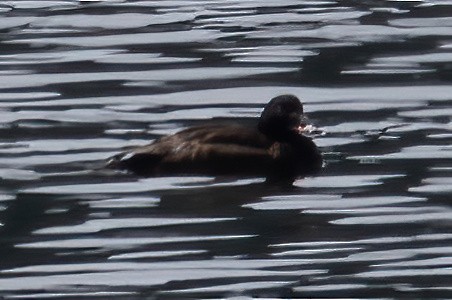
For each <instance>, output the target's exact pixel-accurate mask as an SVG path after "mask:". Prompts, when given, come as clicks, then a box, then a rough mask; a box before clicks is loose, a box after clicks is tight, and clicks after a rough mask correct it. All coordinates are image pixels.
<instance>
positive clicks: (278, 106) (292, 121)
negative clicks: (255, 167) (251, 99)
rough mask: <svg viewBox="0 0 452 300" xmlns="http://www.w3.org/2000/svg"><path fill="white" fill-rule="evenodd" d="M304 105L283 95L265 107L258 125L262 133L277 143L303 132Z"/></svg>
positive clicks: (291, 97) (294, 98) (289, 96)
mask: <svg viewBox="0 0 452 300" xmlns="http://www.w3.org/2000/svg"><path fill="white" fill-rule="evenodd" d="M302 116H303V105H302V104H301V101H300V100H299V99H298V98H297V97H295V96H293V95H281V96H277V97H275V98H273V99H271V100H270V102H269V103H268V104H267V105H266V106H265V107H264V110H263V111H262V114H261V117H260V119H259V123H258V129H259V131H260V132H261V133H263V134H264V135H266V136H267V137H268V138H271V139H273V140H275V141H279V142H285V141H288V140H290V139H291V138H292V137H293V136H298V135H300V134H301V132H303V127H304V125H303V124H302Z"/></svg>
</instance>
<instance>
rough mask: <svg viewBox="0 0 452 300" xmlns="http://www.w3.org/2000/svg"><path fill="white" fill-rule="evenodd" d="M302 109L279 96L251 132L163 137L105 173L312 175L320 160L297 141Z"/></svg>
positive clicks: (203, 131) (116, 160)
mask: <svg viewBox="0 0 452 300" xmlns="http://www.w3.org/2000/svg"><path fill="white" fill-rule="evenodd" d="M302 116H303V105H302V103H301V102H300V100H299V99H298V98H297V97H296V96H294V95H281V96H277V97H275V98H273V99H271V100H270V102H269V103H268V104H267V105H266V106H265V107H264V110H263V111H262V114H261V116H260V118H259V121H258V122H257V126H255V127H254V128H253V127H246V126H238V125H221V124H218V125H204V126H196V127H191V128H188V129H185V130H182V131H180V132H178V133H176V134H173V135H169V136H164V137H161V138H159V139H157V140H155V141H154V142H153V143H151V144H149V145H145V146H140V147H137V148H135V149H132V150H130V151H126V152H124V153H120V154H118V155H115V156H114V157H112V158H111V159H110V160H109V161H108V163H107V165H108V166H109V167H113V168H118V169H123V170H128V171H131V172H133V173H135V174H137V175H141V176H171V175H253V176H265V177H266V178H267V181H290V180H292V181H293V180H294V179H295V178H297V177H300V176H302V175H306V174H312V173H314V172H316V171H318V170H319V169H320V168H321V166H322V156H321V154H320V151H319V150H318V148H317V147H316V145H315V144H314V142H313V141H312V140H311V139H310V138H309V137H307V136H304V135H303V131H304V128H305V125H304V124H303V123H302Z"/></svg>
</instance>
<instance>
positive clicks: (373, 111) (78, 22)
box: [0, 0, 452, 299]
mask: <svg viewBox="0 0 452 300" xmlns="http://www.w3.org/2000/svg"><path fill="white" fill-rule="evenodd" d="M354 5H356V7H355V6H354ZM451 8H452V7H451V5H450V3H448V1H434V2H433V1H413V2H407V1H386V2H381V1H368V2H366V3H360V4H359V5H358V4H353V3H352V2H351V3H342V2H337V1H302V2H300V1H280V2H276V3H275V1H266V0H259V1H228V2H227V3H226V2H224V1H201V2H200V1H134V2H130V1H120V0H119V1H80V2H78V1H7V3H2V4H0V14H1V15H2V18H1V19H0V30H1V31H2V34H1V40H0V43H1V47H0V49H1V50H0V154H1V157H0V178H1V179H0V180H1V182H2V186H1V187H0V191H1V192H2V193H1V194H0V242H1V246H2V247H0V296H1V297H4V298H6V299H8V298H15V297H17V298H24V297H25V298H27V297H31V298H32V297H35V298H48V297H52V298H71V299H72V298H78V297H106V298H109V299H111V298H118V299H121V298H124V299H125V298H127V299H130V298H143V297H157V298H175V299H180V298H188V297H192V298H225V297H231V296H250V297H261V298H262V297H267V298H268V297H272V298H286V299H287V298H307V297H312V298H322V297H323V298H325V297H326V298H329V297H349V298H366V297H380V298H400V297H419V295H422V297H425V298H451V296H452V291H451V289H450V282H449V281H450V280H448V278H450V275H451V271H450V266H451V257H452V250H451V241H452V236H451V235H450V233H449V232H450V226H451V216H452V211H451V208H450V199H449V198H450V197H449V196H450V194H451V188H450V187H451V186H452V184H451V183H452V182H451V180H450V178H451V176H450V174H451V170H452V166H451V163H450V158H451V157H452V152H451V148H450V144H451V115H452V114H451V108H450V107H451V104H452V96H451V95H452V88H451V87H450V84H449V83H450V80H451V79H452V73H451V67H450V62H451V58H452V52H451V49H452V47H450V40H451V32H452V31H451V28H450V25H451V18H450V17H449V16H450V13H451V12H452V11H451ZM286 93H292V94H295V95H297V96H299V97H300V98H301V99H302V100H303V102H304V103H305V110H306V112H307V114H308V116H309V118H310V120H311V121H312V122H313V123H315V124H316V126H318V127H319V128H320V130H321V131H322V133H323V134H318V135H316V134H313V135H312V136H313V138H314V140H315V142H316V143H317V145H318V146H319V147H321V149H322V151H323V153H324V158H325V162H326V163H325V167H324V169H323V170H322V172H321V173H320V174H318V175H316V176H312V177H309V178H304V179H300V180H297V181H296V182H295V183H294V186H293V187H282V186H271V185H267V184H265V183H264V178H235V177H218V178H213V177H202V176H201V177H163V178H138V177H136V176H133V175H130V174H124V173H119V172H113V171H111V170H104V169H103V168H102V165H103V163H104V160H105V159H106V158H107V157H109V156H111V155H113V154H116V153H118V152H120V151H122V150H123V149H126V148H128V147H131V146H134V145H142V144H146V143H148V142H149V141H151V140H153V139H155V138H157V137H158V136H160V135H163V134H170V133H174V132H176V131H178V130H180V129H182V128H186V127H188V126H191V125H196V124H201V123H206V122H207V123H209V122H212V123H216V122H227V123H231V122H232V123H243V124H250V126H251V124H253V122H254V118H255V117H257V116H258V115H259V113H260V110H261V109H262V106H263V105H264V104H265V103H266V102H267V101H268V100H269V99H270V98H272V97H273V96H276V95H279V94H286Z"/></svg>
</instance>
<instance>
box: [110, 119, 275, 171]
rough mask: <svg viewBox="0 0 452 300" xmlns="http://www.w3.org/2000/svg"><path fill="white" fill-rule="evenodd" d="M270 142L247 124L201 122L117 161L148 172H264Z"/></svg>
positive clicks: (118, 164) (119, 157) (121, 156)
mask: <svg viewBox="0 0 452 300" xmlns="http://www.w3.org/2000/svg"><path fill="white" fill-rule="evenodd" d="M271 145H272V143H271V142H270V141H268V140H267V138H266V137H265V136H264V135H262V134H261V133H259V132H258V131H257V130H252V129H249V128H246V127H240V126H220V125H217V126H215V125H214V126H198V127H192V128H188V129H185V130H183V131H180V132H178V133H176V134H174V135H170V136H165V137H162V138H160V139H158V140H156V141H155V142H153V143H152V144H150V145H147V146H142V147H138V148H136V149H134V150H132V151H131V152H127V153H124V154H120V155H119V156H118V157H117V158H116V160H115V161H116V162H117V166H119V167H120V168H122V169H128V170H131V171H133V172H134V173H136V174H139V175H147V176H149V175H164V174H176V173H179V174H182V173H183V174H190V173H192V174H197V173H198V174H199V173H203V174H213V175H216V174H228V173H231V174H237V173H262V172H264V171H265V170H267V169H268V166H269V164H271V160H272V156H273V154H272V153H271V151H270V150H269V149H270V148H271ZM118 162H119V163H118Z"/></svg>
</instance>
